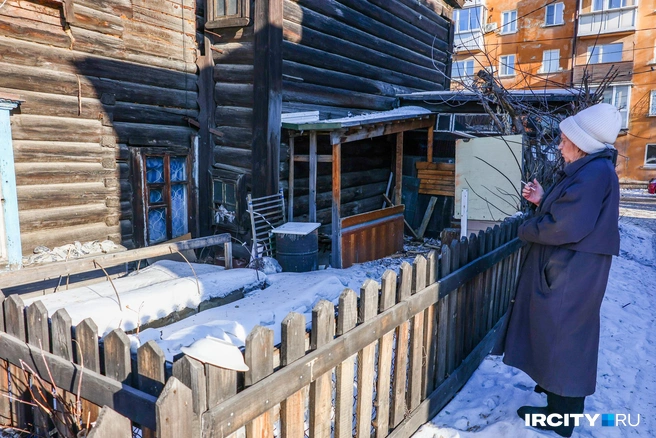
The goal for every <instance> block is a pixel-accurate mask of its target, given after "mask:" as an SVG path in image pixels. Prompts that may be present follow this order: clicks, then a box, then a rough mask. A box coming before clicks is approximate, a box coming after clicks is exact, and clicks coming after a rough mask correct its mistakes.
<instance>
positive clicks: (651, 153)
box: [645, 144, 656, 167]
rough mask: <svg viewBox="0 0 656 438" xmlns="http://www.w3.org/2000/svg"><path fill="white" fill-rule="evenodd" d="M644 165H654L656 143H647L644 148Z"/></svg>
mask: <svg viewBox="0 0 656 438" xmlns="http://www.w3.org/2000/svg"><path fill="white" fill-rule="evenodd" d="M645 166H649V167H656V144H648V145H647V147H646V148H645Z"/></svg>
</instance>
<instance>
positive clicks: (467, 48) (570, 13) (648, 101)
mask: <svg viewBox="0 0 656 438" xmlns="http://www.w3.org/2000/svg"><path fill="white" fill-rule="evenodd" d="M654 17H656V0H552V1H548V2H546V3H545V2H544V1H539V0H523V1H519V2H517V1H513V0H468V1H466V2H465V4H464V7H463V9H461V10H456V11H454V16H453V19H454V23H455V38H454V53H455V54H454V59H453V65H452V74H451V77H452V89H459V88H463V87H466V86H467V83H468V81H469V78H470V77H471V76H472V75H474V74H476V72H478V71H479V70H480V69H481V68H485V69H487V70H488V71H491V72H494V74H495V75H496V76H497V77H498V78H499V79H500V81H501V83H502V84H503V86H504V87H505V88H507V89H527V88H532V89H540V88H559V87H578V86H580V85H581V83H582V80H583V78H584V76H586V75H587V76H588V77H589V83H590V84H591V86H592V87H593V88H594V86H595V85H598V84H599V83H600V81H601V80H602V79H603V78H604V77H606V76H607V75H608V74H609V72H610V71H611V70H612V71H617V73H618V74H617V76H616V78H615V79H614V81H613V82H612V83H611V85H610V86H609V87H608V88H607V89H606V91H605V93H604V101H606V102H608V103H611V104H613V105H616V106H617V107H618V108H619V110H620V112H621V114H622V117H623V130H622V133H621V134H620V137H619V138H618V140H617V142H616V144H615V146H616V147H617V149H618V151H619V154H620V156H619V158H618V166H617V170H618V174H619V176H620V180H621V181H623V182H637V181H641V182H643V181H647V180H649V179H650V178H653V177H656V48H655V46H656V19H655V18H654Z"/></svg>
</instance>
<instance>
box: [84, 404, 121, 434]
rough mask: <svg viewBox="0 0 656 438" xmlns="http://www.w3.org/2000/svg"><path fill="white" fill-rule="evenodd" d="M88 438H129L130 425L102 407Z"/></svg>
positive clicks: (114, 412)
mask: <svg viewBox="0 0 656 438" xmlns="http://www.w3.org/2000/svg"><path fill="white" fill-rule="evenodd" d="M87 437H88V438H131V437H132V423H131V422H130V420H129V419H128V418H126V417H124V416H122V415H119V414H118V413H117V412H116V411H113V410H111V409H109V408H108V407H107V406H103V408H102V409H101V410H100V414H98V419H97V420H96V424H94V426H93V428H92V429H91V431H90V432H89V434H88V435H87Z"/></svg>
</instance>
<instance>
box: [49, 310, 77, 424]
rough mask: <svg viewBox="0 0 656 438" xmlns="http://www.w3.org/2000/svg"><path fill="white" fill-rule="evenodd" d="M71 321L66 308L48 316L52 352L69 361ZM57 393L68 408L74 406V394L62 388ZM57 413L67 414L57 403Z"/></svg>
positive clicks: (70, 360)
mask: <svg viewBox="0 0 656 438" xmlns="http://www.w3.org/2000/svg"><path fill="white" fill-rule="evenodd" d="M72 331H73V323H72V320H71V317H70V315H69V314H68V312H67V311H66V309H64V308H61V309H59V310H57V311H56V312H55V313H54V314H53V315H52V316H51V317H50V336H51V338H52V354H54V355H56V356H59V357H61V358H62V359H65V360H67V361H69V362H73V336H72ZM58 394H59V396H60V397H62V398H63V399H64V400H66V404H67V405H68V407H69V409H70V408H73V407H74V406H75V396H74V395H73V394H71V393H70V392H67V391H64V390H63V389H61V388H60V389H59V390H58ZM57 411H58V412H60V414H59V415H68V413H67V408H66V407H65V406H61V405H57Z"/></svg>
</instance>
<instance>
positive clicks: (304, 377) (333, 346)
mask: <svg viewBox="0 0 656 438" xmlns="http://www.w3.org/2000/svg"><path fill="white" fill-rule="evenodd" d="M521 246H522V244H521V242H520V241H519V240H518V239H515V240H513V241H511V242H509V243H508V244H506V245H504V246H502V247H500V248H498V249H497V250H495V251H493V252H491V253H489V254H487V255H486V256H485V257H482V258H480V259H479V260H476V261H475V262H473V263H471V264H469V265H468V266H465V267H464V268H463V269H462V270H460V271H456V272H454V273H452V274H450V275H448V276H446V277H444V278H442V279H441V280H439V281H437V282H436V283H435V284H433V285H430V286H428V287H426V288H425V289H424V290H423V291H421V292H418V293H416V294H415V295H412V296H410V292H409V291H410V287H411V273H412V267H411V266H410V265H409V264H407V263H404V264H403V265H402V267H401V273H402V278H401V284H402V285H403V284H404V283H406V284H407V286H405V287H406V288H407V291H408V292H407V298H405V299H403V300H402V301H400V302H399V303H398V304H397V305H396V306H393V307H392V308H390V309H389V310H387V311H385V312H383V313H382V314H380V315H379V316H378V317H376V318H374V319H372V320H371V321H370V322H368V323H365V324H361V325H359V326H357V327H356V328H354V329H353V330H351V331H350V332H349V333H348V334H347V335H345V336H340V337H338V338H336V339H334V340H333V341H332V342H330V345H325V346H324V347H320V348H318V349H316V350H313V351H312V352H310V353H308V354H306V355H305V356H303V358H301V359H299V360H297V361H296V362H294V363H292V364H291V365H289V366H287V367H284V368H281V369H280V370H279V371H278V372H276V373H274V374H273V375H272V376H269V377H268V378H266V379H265V381H263V382H262V386H258V387H253V388H247V389H245V390H244V391H242V392H240V393H239V394H237V395H236V396H234V397H232V398H231V399H230V400H228V401H226V402H224V403H222V404H221V405H219V406H215V407H214V408H210V410H209V411H208V412H206V413H205V414H204V415H203V434H204V436H207V437H219V436H224V435H221V434H228V433H231V432H234V431H235V430H237V429H238V428H239V427H241V426H243V425H244V424H245V423H246V422H248V421H250V419H252V418H253V417H254V416H257V415H259V414H260V413H262V412H265V411H266V410H268V409H269V406H270V405H272V404H274V405H275V404H276V403H280V402H281V401H282V400H284V399H285V398H287V397H289V396H290V395H291V394H293V393H294V392H296V391H298V390H299V389H301V388H303V387H304V386H306V385H308V384H310V383H311V382H313V381H316V380H317V378H318V377H321V376H324V374H326V373H328V377H330V373H329V372H330V371H331V370H332V369H333V368H334V367H336V366H337V365H339V363H340V362H342V361H343V360H344V359H345V358H347V357H349V356H351V355H353V354H356V353H357V352H358V351H360V350H361V349H362V348H364V347H366V346H367V345H369V344H371V343H372V342H374V341H376V340H377V339H378V338H379V337H380V334H381V333H387V332H389V331H390V330H393V329H394V328H396V327H399V326H400V325H401V324H403V323H404V322H407V321H409V320H410V318H411V317H412V316H413V315H416V314H417V313H418V312H420V311H422V310H425V309H426V308H427V307H428V306H430V305H432V304H433V303H436V302H437V301H438V300H439V299H440V298H444V297H447V296H450V295H452V294H453V290H454V288H455V287H458V286H459V284H458V283H457V282H455V279H458V278H460V281H462V278H461V277H460V275H461V272H463V271H465V272H478V271H479V270H480V272H482V271H484V270H485V269H487V268H488V267H489V266H491V265H493V264H494V263H496V262H497V261H498V260H499V259H500V258H503V257H505V256H506V255H507V254H509V253H512V252H514V251H517V249H519V248H520V247H521ZM404 268H405V270H409V272H408V273H407V274H405V275H404ZM406 275H407V277H406ZM404 277H405V278H407V280H405V281H404ZM454 284H455V286H454ZM404 296H406V294H404ZM330 307H331V308H330V310H329V311H327V312H325V313H326V314H327V316H326V318H323V319H325V321H324V322H323V323H319V322H318V321H317V318H316V317H313V321H315V322H314V323H313V324H321V326H322V327H324V328H325V330H332V328H333V327H334V323H332V322H329V321H331V320H330V319H329V318H331V317H332V315H333V314H334V311H333V309H332V305H330ZM397 339H398V338H397ZM406 339H407V337H406ZM400 344H403V343H402V342H401V343H400ZM0 351H1V350H0ZM396 363H397V364H398V363H399V362H398V361H397V362H396ZM397 366H398V365H397ZM395 374H396V371H395ZM394 380H395V381H397V380H400V379H398V378H397V377H396V375H395V378H394ZM402 381H403V388H402V389H401V399H402V400H403V399H404V398H405V397H404V393H405V378H404V379H403V380H402ZM265 385H266V387H267V388H268V391H267V395H268V397H267V398H266V399H264V398H263V397H262V393H261V388H262V387H264V386H265ZM397 388H399V385H396V386H395V387H394V391H395V394H396V390H397ZM227 418H230V419H231V420H230V425H229V426H226V425H225V420H226V419H227Z"/></svg>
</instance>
